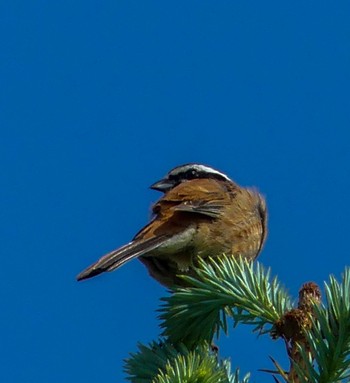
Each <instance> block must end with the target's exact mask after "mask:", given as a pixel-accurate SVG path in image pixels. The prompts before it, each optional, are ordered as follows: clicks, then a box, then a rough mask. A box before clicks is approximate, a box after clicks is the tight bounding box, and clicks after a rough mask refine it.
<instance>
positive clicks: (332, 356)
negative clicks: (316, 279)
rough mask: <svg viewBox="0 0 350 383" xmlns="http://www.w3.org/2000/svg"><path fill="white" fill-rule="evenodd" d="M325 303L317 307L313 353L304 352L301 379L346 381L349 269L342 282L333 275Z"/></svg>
mask: <svg viewBox="0 0 350 383" xmlns="http://www.w3.org/2000/svg"><path fill="white" fill-rule="evenodd" d="M325 292H326V302H325V304H324V305H322V306H315V307H314V310H315V314H316V318H315V323H314V328H313V330H312V331H311V332H309V333H308V334H307V338H308V341H309V345H310V347H311V353H312V355H313V357H314V361H313V362H312V361H311V360H310V356H309V355H308V354H307V353H306V352H304V351H302V356H303V361H304V364H305V365H306V367H307V368H306V371H305V369H304V371H300V377H302V380H304V381H308V382H315V383H319V382H321V383H326V382H327V383H328V382H345V381H347V382H348V381H349V377H350V269H349V268H346V269H345V272H344V274H343V276H342V281H341V282H340V283H339V282H338V281H337V280H336V279H335V278H334V276H331V277H330V281H329V283H325Z"/></svg>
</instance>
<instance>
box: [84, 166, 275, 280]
mask: <svg viewBox="0 0 350 383" xmlns="http://www.w3.org/2000/svg"><path fill="white" fill-rule="evenodd" d="M151 189H154V190H158V191H162V192H164V193H165V194H164V196H163V197H162V198H160V199H159V201H158V202H156V203H155V204H154V205H153V207H152V211H153V214H154V217H153V219H152V220H151V222H150V223H149V224H148V225H147V226H145V227H144V228H143V229H141V231H139V232H138V233H137V234H136V236H135V237H134V239H133V240H132V241H131V242H129V243H127V244H126V245H124V246H122V247H120V248H118V249H116V250H114V251H112V252H111V253H108V254H106V255H105V256H103V257H102V258H101V259H99V260H98V261H97V262H96V263H94V264H93V265H91V266H90V267H88V268H87V269H86V270H84V271H83V272H81V273H80V274H79V275H78V276H77V280H78V281H80V280H83V279H87V278H91V277H94V276H95V275H98V274H100V273H103V272H105V271H113V270H115V269H117V268H119V267H120V266H122V265H124V263H126V262H128V261H130V260H131V259H133V258H139V259H140V261H141V262H142V263H143V264H144V265H145V266H146V267H147V269H148V271H149V273H150V275H151V276H152V277H153V278H155V279H156V280H157V281H158V282H160V283H161V284H163V285H165V286H168V287H171V286H174V285H181V284H183V282H182V281H181V279H179V278H177V275H179V274H188V275H191V274H192V273H193V267H194V266H196V259H197V257H201V258H207V257H209V256H218V255H220V254H223V253H225V254H227V255H232V256H234V257H235V256H239V255H241V256H243V257H245V258H247V259H254V258H256V257H257V256H258V254H259V252H260V251H261V249H262V247H263V244H264V242H265V239H266V234H267V227H266V223H267V212H266V204H265V199H264V198H263V197H262V196H261V195H260V194H259V193H258V192H257V191H256V190H255V189H249V188H242V187H240V186H239V185H237V184H236V183H235V182H234V181H232V180H231V179H230V178H228V177H227V176H226V175H225V174H223V173H221V172H219V171H218V170H215V169H213V168H211V167H209V166H205V165H201V164H185V165H181V166H178V167H176V168H174V169H172V170H171V171H170V172H169V173H168V174H167V175H166V176H165V177H164V178H163V179H162V180H160V181H158V182H156V183H155V184H153V185H152V186H151Z"/></svg>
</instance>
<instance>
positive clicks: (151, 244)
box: [77, 236, 167, 281]
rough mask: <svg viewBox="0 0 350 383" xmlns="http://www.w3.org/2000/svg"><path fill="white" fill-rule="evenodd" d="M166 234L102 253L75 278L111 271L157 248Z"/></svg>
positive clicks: (79, 278)
mask: <svg viewBox="0 0 350 383" xmlns="http://www.w3.org/2000/svg"><path fill="white" fill-rule="evenodd" d="M166 240H167V237H166V236H160V237H154V238H150V239H143V240H140V239H138V240H135V241H132V242H129V243H127V244H126V245H124V246H122V247H120V248H119V249H116V250H114V251H111V252H110V253H108V254H106V255H104V256H103V257H102V258H100V259H99V260H98V261H97V262H95V263H94V264H92V265H91V266H89V267H88V268H87V269H85V270H83V271H82V272H81V273H80V274H79V275H78V276H77V280H78V281H81V280H83V279H88V278H92V277H94V276H95V275H98V274H101V273H103V272H105V271H113V270H115V269H117V268H118V267H120V266H122V265H124V263H126V262H128V261H130V260H131V259H133V258H137V257H139V256H140V255H143V254H146V253H148V252H150V251H152V250H155V249H157V248H158V247H159V246H161V245H162V244H163V243H164V242H166Z"/></svg>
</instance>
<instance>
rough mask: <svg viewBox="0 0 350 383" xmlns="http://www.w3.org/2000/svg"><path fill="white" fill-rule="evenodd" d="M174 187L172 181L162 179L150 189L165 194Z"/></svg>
mask: <svg viewBox="0 0 350 383" xmlns="http://www.w3.org/2000/svg"><path fill="white" fill-rule="evenodd" d="M174 186H175V182H174V181H172V180H169V179H167V178H164V179H162V180H160V181H157V182H155V183H154V184H153V185H151V186H150V188H151V189H153V190H158V191H160V192H163V193H165V192H167V191H168V190H170V189H172V188H173V187H174Z"/></svg>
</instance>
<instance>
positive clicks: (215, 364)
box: [125, 342, 249, 383]
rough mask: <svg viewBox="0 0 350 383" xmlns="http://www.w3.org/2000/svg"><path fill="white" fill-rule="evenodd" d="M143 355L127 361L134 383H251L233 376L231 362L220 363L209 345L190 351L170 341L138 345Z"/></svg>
mask: <svg viewBox="0 0 350 383" xmlns="http://www.w3.org/2000/svg"><path fill="white" fill-rule="evenodd" d="M138 347H139V352H138V353H135V354H131V357H130V358H129V359H127V360H126V367H125V371H126V372H127V373H128V375H129V377H128V378H127V379H128V380H130V381H131V382H132V383H175V382H176V383H178V382H181V383H248V380H249V375H246V376H245V377H244V378H243V380H241V379H240V378H239V371H238V370H236V371H235V373H234V374H231V373H230V362H229V361H227V360H224V361H221V362H220V361H218V358H217V355H216V354H215V353H214V352H212V351H211V347H210V346H209V345H208V344H207V343H204V344H201V345H198V346H197V347H196V348H195V349H194V350H192V351H190V350H189V349H188V348H186V347H185V346H184V345H180V344H179V345H177V346H176V347H174V346H173V345H171V344H170V343H167V342H160V343H156V342H152V343H151V344H150V345H148V346H145V345H142V344H139V345H138Z"/></svg>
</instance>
